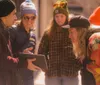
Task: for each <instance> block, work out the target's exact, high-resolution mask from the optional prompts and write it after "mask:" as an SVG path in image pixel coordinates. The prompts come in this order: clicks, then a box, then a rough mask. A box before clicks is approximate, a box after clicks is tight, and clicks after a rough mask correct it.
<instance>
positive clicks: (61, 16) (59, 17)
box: [55, 13, 66, 26]
mask: <svg viewBox="0 0 100 85" xmlns="http://www.w3.org/2000/svg"><path fill="white" fill-rule="evenodd" d="M55 21H56V23H57V24H58V25H59V26H62V25H64V23H65V21H66V16H65V15H64V14H61V13H60V14H56V15H55Z"/></svg>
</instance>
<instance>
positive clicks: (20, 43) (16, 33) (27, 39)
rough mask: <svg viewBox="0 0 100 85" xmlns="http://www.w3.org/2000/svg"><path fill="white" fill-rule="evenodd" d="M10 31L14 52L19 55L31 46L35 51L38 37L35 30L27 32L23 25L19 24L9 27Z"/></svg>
mask: <svg viewBox="0 0 100 85" xmlns="http://www.w3.org/2000/svg"><path fill="white" fill-rule="evenodd" d="M9 32H10V40H11V45H12V52H13V54H15V55H17V54H19V52H23V50H25V49H26V48H29V47H33V50H32V52H33V53H34V49H35V45H36V38H35V35H34V32H33V30H30V32H29V33H27V32H26V30H25V29H24V27H23V26H21V25H18V26H17V27H12V28H11V29H9Z"/></svg>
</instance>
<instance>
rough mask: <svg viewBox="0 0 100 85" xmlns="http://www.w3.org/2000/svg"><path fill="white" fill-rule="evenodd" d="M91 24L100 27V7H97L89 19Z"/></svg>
mask: <svg viewBox="0 0 100 85" xmlns="http://www.w3.org/2000/svg"><path fill="white" fill-rule="evenodd" d="M89 21H90V23H91V24H94V25H100V6H99V7H97V8H96V9H95V10H94V11H93V13H92V14H91V15H90V17H89Z"/></svg>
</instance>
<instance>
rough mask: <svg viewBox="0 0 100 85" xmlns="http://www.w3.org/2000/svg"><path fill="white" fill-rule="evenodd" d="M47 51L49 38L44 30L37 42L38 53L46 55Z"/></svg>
mask: <svg viewBox="0 0 100 85" xmlns="http://www.w3.org/2000/svg"><path fill="white" fill-rule="evenodd" d="M48 53H49V38H48V34H47V33H46V32H45V33H44V35H43V37H42V38H41V41H40V44H39V48H38V54H44V55H45V56H46V57H47V56H48Z"/></svg>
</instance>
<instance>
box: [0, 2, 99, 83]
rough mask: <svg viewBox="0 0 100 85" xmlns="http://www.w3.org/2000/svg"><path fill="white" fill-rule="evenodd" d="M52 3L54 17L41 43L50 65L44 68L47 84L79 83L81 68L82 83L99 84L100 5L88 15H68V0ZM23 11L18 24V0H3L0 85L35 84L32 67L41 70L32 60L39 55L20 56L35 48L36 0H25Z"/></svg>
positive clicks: (0, 3) (0, 28)
mask: <svg viewBox="0 0 100 85" xmlns="http://www.w3.org/2000/svg"><path fill="white" fill-rule="evenodd" d="M53 7H54V11H53V19H52V21H51V23H50V25H49V26H48V28H47V29H46V30H45V32H44V34H43V36H42V38H41V41H40V44H39V47H38V54H43V55H45V58H46V61H47V66H48V69H43V71H44V72H45V85H79V79H78V72H79V71H80V74H81V81H82V85H89V84H90V85H100V68H99V66H100V28H99V25H100V20H99V11H100V7H98V8H97V9H96V10H95V11H94V12H93V14H92V15H91V16H90V17H89V19H87V18H86V17H84V16H82V15H77V16H73V17H71V18H70V19H69V11H68V3H67V1H66V0H58V1H57V2H56V3H55V4H54V5H53ZM20 13H21V15H20V16H21V20H20V21H18V22H17V24H16V20H17V17H16V6H15V3H14V2H13V1H12V0H0V85H33V84H34V83H33V79H34V78H33V71H35V70H42V69H41V68H40V67H38V66H36V65H34V64H33V63H32V62H34V61H35V60H36V59H23V58H20V57H19V53H20V52H23V53H34V51H35V46H36V37H35V34H34V26H35V21H36V17H37V11H36V8H35V5H34V3H33V2H32V1H30V0H26V1H24V2H23V3H22V4H21V5H20ZM92 26H93V27H92ZM90 28H91V29H90ZM41 62H42V61H41Z"/></svg>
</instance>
